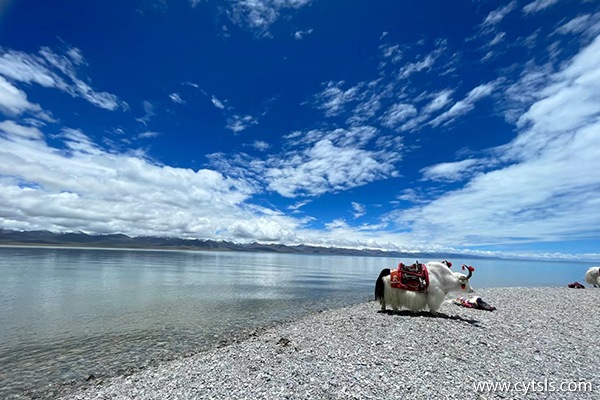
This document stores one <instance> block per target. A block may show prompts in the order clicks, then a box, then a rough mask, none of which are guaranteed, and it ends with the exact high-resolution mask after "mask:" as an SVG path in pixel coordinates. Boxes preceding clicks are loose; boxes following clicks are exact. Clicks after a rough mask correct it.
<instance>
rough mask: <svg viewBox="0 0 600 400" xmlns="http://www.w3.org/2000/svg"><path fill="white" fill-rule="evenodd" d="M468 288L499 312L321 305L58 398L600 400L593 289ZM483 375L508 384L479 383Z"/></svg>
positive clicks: (598, 319) (598, 296)
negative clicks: (491, 387) (487, 386)
mask: <svg viewBox="0 0 600 400" xmlns="http://www.w3.org/2000/svg"><path fill="white" fill-rule="evenodd" d="M476 295H478V296H481V297H482V298H483V300H485V301H486V302H488V303H489V304H491V305H493V306H496V307H497V310H496V311H492V312H490V311H484V310H477V309H468V308H464V307H460V306H457V305H455V304H453V303H452V302H451V301H450V300H451V299H452V298H453V297H452V296H453V295H452V294H449V295H448V296H447V299H448V300H449V301H447V302H446V303H444V305H443V306H442V308H441V309H440V312H441V313H442V314H441V315H440V316H439V317H432V316H431V315H429V314H428V313H417V314H412V313H410V312H405V311H403V312H399V313H381V312H378V310H379V304H378V303H375V302H367V303H363V304H359V305H356V306H352V307H347V308H342V309H336V310H327V311H323V312H320V313H317V314H313V315H309V316H306V317H304V318H301V319H299V320H297V321H293V322H290V323H286V324H282V325H279V326H276V327H274V328H270V329H267V330H266V331H264V332H262V333H260V334H257V335H254V336H251V337H249V338H248V339H247V340H244V341H242V342H239V343H234V344H231V345H227V346H224V347H221V348H218V349H214V350H212V351H209V352H206V353H201V354H197V355H194V356H191V357H187V358H183V359H179V360H175V361H171V362H166V363H164V364H160V365H158V366H156V367H151V368H148V369H146V370H143V371H141V372H138V373H135V374H133V375H130V376H121V377H117V378H114V379H111V380H108V381H104V382H102V381H101V380H100V379H95V380H90V382H89V383H88V385H87V386H86V387H83V388H81V389H80V390H78V391H77V392H74V393H71V394H69V395H67V396H65V397H63V398H62V399H63V400H75V399H77V400H82V399H156V400H166V399H384V398H385V399H389V398H397V399H461V400H464V399H496V398H504V399H510V398H526V399H531V398H540V399H598V398H600V377H598V366H600V346H598V340H599V335H598V334H599V333H600V289H594V288H587V289H585V290H577V289H567V288H493V289H482V290H478V291H477V293H476ZM485 381H490V382H491V383H494V382H499V383H501V384H505V385H507V384H509V385H511V387H510V388H509V389H508V390H503V391H499V390H497V391H496V392H491V391H486V390H476V389H475V386H474V385H475V384H477V383H478V382H485ZM578 384H579V385H580V386H579V387H577V385H578ZM512 385H517V386H516V387H515V386H512ZM590 387H591V390H590ZM526 391H527V392H526Z"/></svg>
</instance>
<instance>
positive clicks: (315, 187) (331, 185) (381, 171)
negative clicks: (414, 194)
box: [265, 139, 399, 197]
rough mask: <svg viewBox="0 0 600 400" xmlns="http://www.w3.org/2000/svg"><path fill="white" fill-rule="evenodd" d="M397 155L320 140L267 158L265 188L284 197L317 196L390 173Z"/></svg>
mask: <svg viewBox="0 0 600 400" xmlns="http://www.w3.org/2000/svg"><path fill="white" fill-rule="evenodd" d="M398 157H399V155H394V154H383V153H378V152H375V151H369V150H364V149H361V148H359V147H356V146H351V145H347V146H341V145H336V144H334V143H333V142H332V141H331V140H328V139H322V140H319V141H317V142H316V143H315V144H314V145H312V146H311V147H309V148H307V149H305V150H303V151H302V152H297V153H292V154H290V155H289V156H288V157H286V158H278V159H272V160H270V162H269V166H268V167H267V169H266V171H265V177H266V179H267V181H268V182H269V183H268V188H269V190H272V191H275V192H277V193H279V194H280V195H282V196H284V197H296V196H302V195H306V196H320V195H322V194H324V193H327V192H338V191H342V190H347V189H350V188H353V187H357V186H362V185H365V184H367V183H370V182H373V181H376V180H379V179H384V178H386V177H389V176H393V175H394V174H395V167H394V162H395V161H398Z"/></svg>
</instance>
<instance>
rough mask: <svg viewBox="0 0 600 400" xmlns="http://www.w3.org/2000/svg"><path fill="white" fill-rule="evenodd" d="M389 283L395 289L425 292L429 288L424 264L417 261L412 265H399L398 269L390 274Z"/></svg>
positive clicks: (427, 274)
mask: <svg viewBox="0 0 600 400" xmlns="http://www.w3.org/2000/svg"><path fill="white" fill-rule="evenodd" d="M390 282H391V284H392V287H393V288H395V289H404V290H411V291H413V292H425V291H426V290H427V287H429V273H428V272H427V267H426V266H425V264H419V262H418V261H417V262H416V263H414V264H412V265H404V264H402V263H400V264H399V265H398V269H396V270H393V271H392V272H391V273H390Z"/></svg>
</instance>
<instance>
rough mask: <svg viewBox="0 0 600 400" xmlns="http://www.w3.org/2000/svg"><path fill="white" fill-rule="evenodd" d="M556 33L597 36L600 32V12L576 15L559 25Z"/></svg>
mask: <svg viewBox="0 0 600 400" xmlns="http://www.w3.org/2000/svg"><path fill="white" fill-rule="evenodd" d="M555 33H558V34H561V35H567V34H584V35H585V36H588V37H595V36H597V35H598V34H600V12H598V13H595V14H584V15H580V16H578V17H575V18H573V19H571V20H570V21H568V22H566V23H564V24H563V25H561V26H559V27H558V28H557V29H556V31H555Z"/></svg>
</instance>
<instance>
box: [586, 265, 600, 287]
mask: <svg viewBox="0 0 600 400" xmlns="http://www.w3.org/2000/svg"><path fill="white" fill-rule="evenodd" d="M585 281H586V282H587V283H589V284H590V285H593V286H594V287H600V267H590V269H588V270H587V272H586V273H585Z"/></svg>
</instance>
